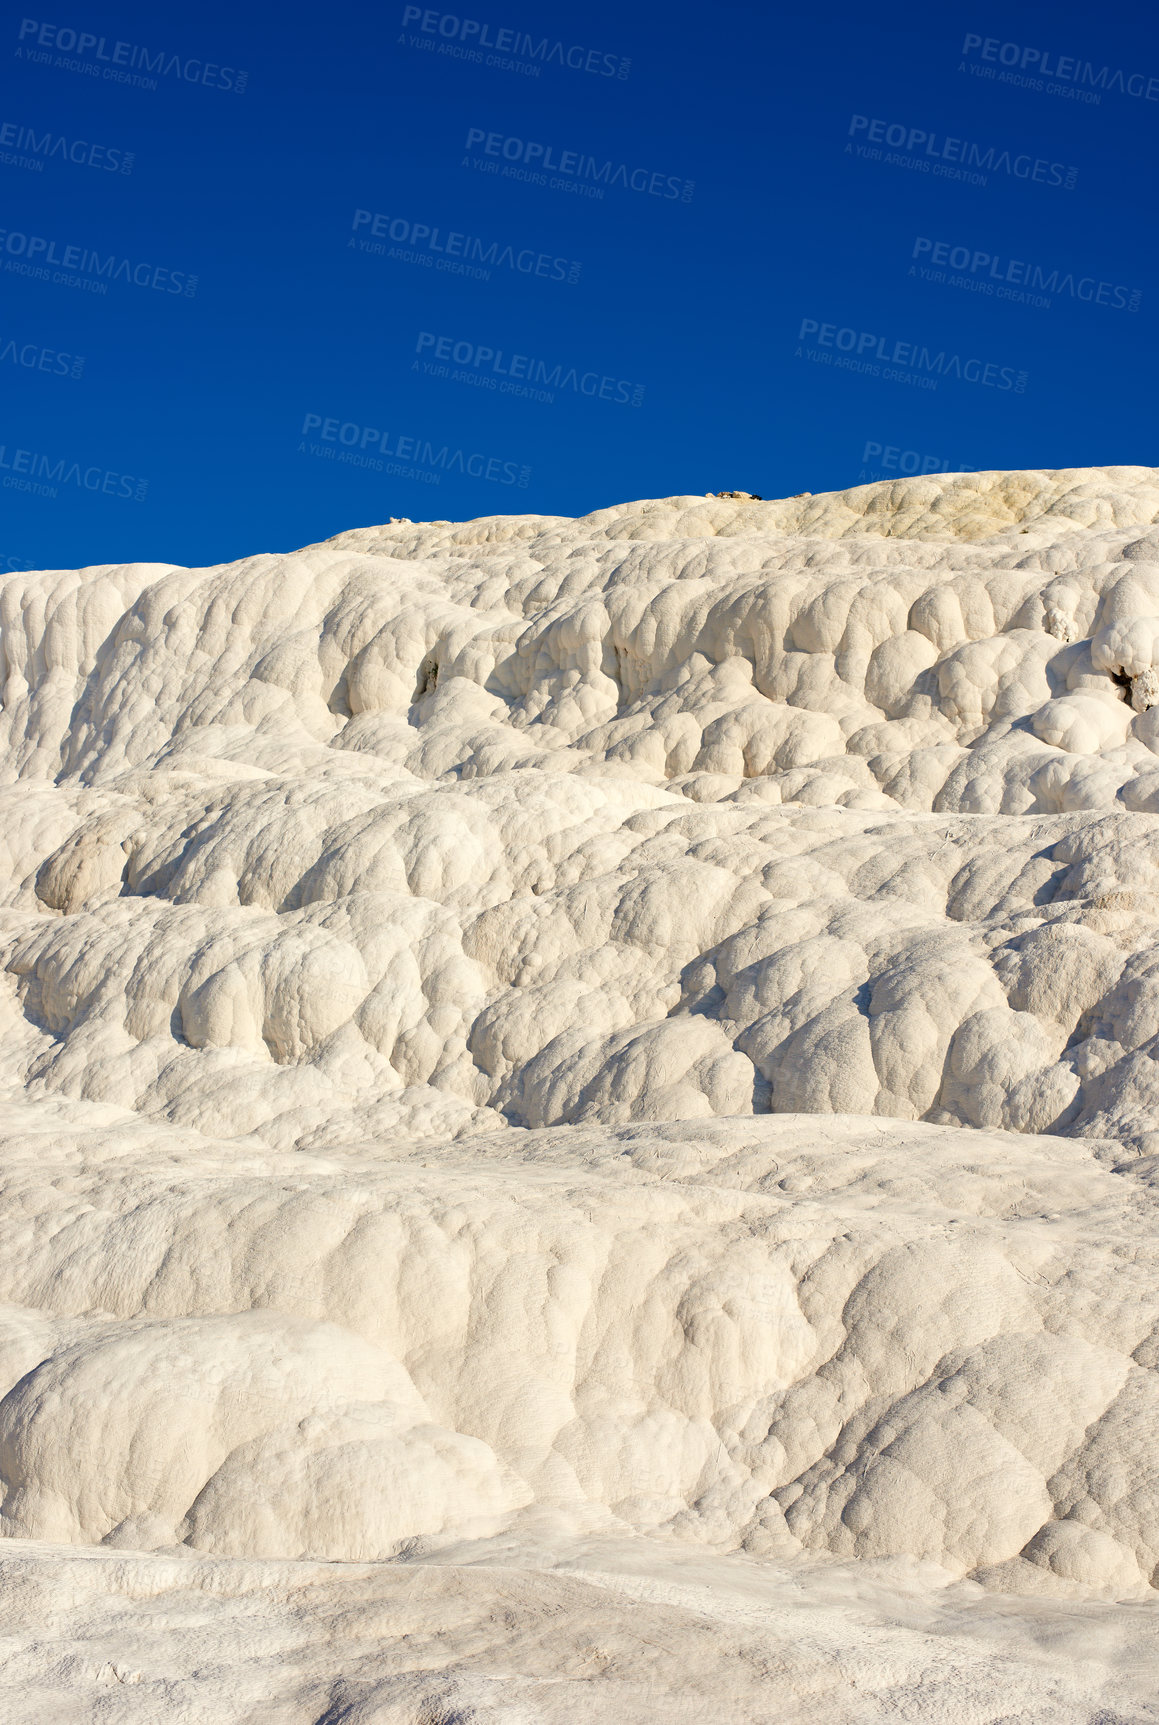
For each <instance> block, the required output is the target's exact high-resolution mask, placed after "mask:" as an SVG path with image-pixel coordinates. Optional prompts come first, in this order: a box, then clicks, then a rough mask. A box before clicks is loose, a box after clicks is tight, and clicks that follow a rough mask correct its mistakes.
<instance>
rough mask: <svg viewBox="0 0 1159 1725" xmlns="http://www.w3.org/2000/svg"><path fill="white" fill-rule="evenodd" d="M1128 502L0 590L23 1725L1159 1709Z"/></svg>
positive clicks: (617, 527) (776, 521)
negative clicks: (60, 1722) (34, 1723)
mask: <svg viewBox="0 0 1159 1725" xmlns="http://www.w3.org/2000/svg"><path fill="white" fill-rule="evenodd" d="M1157 523H1159V472H1157V471H1155V470H1152V469H1148V468H1139V467H1109V468H1093V469H1083V470H1073V471H1064V472H1020V473H1002V472H993V473H972V474H939V475H936V476H933V477H929V478H917V479H907V480H899V481H897V482H894V483H888V482H887V483H885V484H879V485H865V486H859V487H857V488H856V489H853V490H850V491H844V492H839V493H833V494H828V495H816V496H810V495H808V494H806V495H803V496H800V497H795V498H791V499H788V500H784V501H774V502H763V501H761V500H759V499H756V498H753V497H750V496H748V495H747V494H744V493H732V492H726V493H724V494H721V495H712V496H700V497H672V498H667V499H663V500H660V501H653V502H642V503H626V504H621V505H618V506H617V507H615V508H610V509H602V510H599V511H597V512H596V513H595V514H593V515H589V516H585V517H583V518H582V519H579V520H570V519H564V518H557V517H541V516H497V517H492V518H488V519H484V520H478V521H470V522H466V523H454V522H446V521H437V522H432V523H427V524H418V523H411V522H409V521H400V522H392V523H391V524H390V525H388V526H384V527H368V528H358V529H355V530H354V531H351V532H347V533H342V534H340V535H339V536H338V537H337V538H335V539H332V540H329V541H327V542H326V543H325V544H320V545H314V546H310V547H307V548H306V549H305V550H301V551H296V552H293V553H291V554H272V553H271V554H262V555H255V556H247V557H245V558H243V559H242V560H241V561H240V562H237V563H231V564H226V565H222V566H220V567H217V568H211V569H183V568H175V567H171V566H169V565H157V564H131V565H128V566H123V567H115V568H112V567H97V568H88V569H82V570H78V571H58V570H52V571H43V572H35V573H20V574H13V575H9V576H7V577H6V578H5V581H4V585H3V593H2V615H0V623H2V629H3V674H4V684H3V692H2V693H3V712H2V714H0V729H2V736H0V768H2V771H0V778H2V781H3V789H2V790H0V799H2V802H0V846H3V849H4V852H5V856H6V862H7V867H6V869H5V870H4V879H5V887H4V901H3V910H2V918H3V922H2V939H3V955H4V956H3V963H4V986H3V989H2V991H0V1013H2V1015H3V1034H2V1039H0V1094H2V1097H3V1108H2V1111H0V1126H2V1133H0V1145H2V1154H0V1170H2V1175H3V1197H2V1206H3V1207H2V1210H0V1245H2V1251H0V1300H2V1301H3V1302H4V1304H3V1306H2V1308H0V1396H2V1400H0V1476H2V1484H3V1505H2V1518H0V1530H2V1532H3V1534H4V1535H5V1536H7V1537H6V1539H5V1540H4V1542H3V1543H2V1544H0V1607H2V1611H0V1637H2V1640H0V1645H2V1649H3V1659H2V1661H0V1697H2V1699H0V1713H2V1716H3V1718H4V1720H5V1721H6V1722H7V1721H12V1722H13V1725H32V1722H33V1721H35V1722H36V1725H44V1722H45V1721H52V1722H53V1725H56V1722H57V1721H63V1722H65V1725H72V1722H76V1725H81V1722H83V1725H90V1722H91V1725H96V1722H97V1721H100V1722H102V1725H103V1722H109V1725H146V1722H149V1725H152V1722H154V1721H160V1720H168V1719H173V1720H176V1721H185V1722H189V1725H210V1722H212V1725H249V1722H251V1721H256V1722H260V1725H323V1722H325V1725H339V1722H342V1725H387V1722H390V1725H396V1722H397V1725H463V1722H468V1721H469V1722H477V1725H491V1722H495V1725H499V1722H504V1725H538V1722H540V1721H546V1722H549V1725H554V1722H558V1725H565V1722H567V1725H577V1722H578V1725H588V1722H589V1721H590V1722H593V1725H602V1722H604V1721H607V1722H608V1725H636V1722H640V1725H645V1722H648V1725H651V1722H654V1721H657V1722H658V1721H664V1722H668V1721H674V1722H676V1725H681V1722H683V1721H688V1722H689V1725H691V1722H697V1725H699V1722H702V1721H703V1722H707V1721H713V1722H715V1721H726V1720H727V1721H728V1722H729V1725H777V1722H784V1725H797V1722H799V1721H802V1720H808V1721H809V1722H810V1725H849V1722H853V1725H870V1722H878V1721H887V1720H890V1721H892V1720H903V1719H904V1720H907V1721H915V1720H916V1721H945V1722H947V1725H949V1722H952V1725H992V1722H995V1721H1018V1722H1019V1725H1027V1722H1029V1725H1092V1722H1093V1721H1096V1720H1098V1721H1102V1722H1104V1725H1110V1722H1112V1721H1113V1722H1115V1725H1141V1722H1143V1721H1155V1720H1159V1594H1157V1592H1156V1587H1155V1584H1156V1582H1157V1580H1159V1369H1157V1368H1159V819H1157V818H1156V816H1157V815H1159V525H1157Z"/></svg>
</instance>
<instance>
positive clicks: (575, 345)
mask: <svg viewBox="0 0 1159 1725" xmlns="http://www.w3.org/2000/svg"><path fill="white" fill-rule="evenodd" d="M455 4H459V0H455ZM29 6H30V7H31V8H32V10H24V9H22V8H21V7H20V6H19V5H18V6H16V7H6V8H5V10H4V13H3V23H2V25H0V43H3V47H2V49H0V65H2V67H3V73H4V94H3V102H2V111H0V125H2V126H3V130H2V131H0V185H2V186H3V193H4V196H3V214H2V216H0V228H2V229H3V234H2V235H0V291H2V295H3V298H2V302H0V303H2V306H3V311H2V315H0V404H2V405H0V446H2V451H3V453H2V454H0V479H2V483H0V513H2V519H3V527H2V529H0V568H4V567H6V568H12V567H22V566H24V565H35V566H41V565H51V566H72V565H74V564H82V563H98V562H106V561H113V560H127V559H142V560H153V559H157V560H172V561H175V562H182V563H191V564H205V563H212V562H216V561H222V560H226V559H231V558H234V557H238V556H241V555H244V554H246V553H248V552H253V551H262V550H280V549H288V548H291V547H294V546H297V545H300V544H304V543H308V542H309V541H311V540H315V539H321V538H324V537H326V536H327V535H329V534H332V533H335V532H338V531H340V530H341V529H343V528H346V527H352V526H356V525H358V524H362V523H367V522H376V521H383V520H386V519H387V518H389V517H390V516H392V515H394V516H409V517H412V518H414V519H420V518H421V519H426V518H445V519H451V520H460V519H466V518H469V517H471V516H475V515H482V514H493V513H508V512H520V511H546V512H552V513H561V514H568V515H571V514H579V513H583V512H585V511H587V510H590V509H594V508H598V507H601V506H603V505H606V504H610V503H614V502H618V501H622V500H624V499H626V498H634V497H641V496H664V495H668V494H671V493H675V492H704V491H709V490H712V491H715V490H720V489H732V488H737V489H744V490H752V491H755V492H758V493H760V494H762V495H765V496H781V495H785V494H788V493H792V492H797V491H803V490H809V491H822V490H829V489H832V488H835V487H841V486H845V485H850V484H856V483H858V482H859V481H861V480H863V479H874V478H878V477H889V476H892V475H893V474H895V473H898V472H902V471H907V470H913V469H914V468H915V467H918V468H921V467H927V468H929V467H934V466H937V467H945V468H953V469H959V468H963V467H975V468H977V467H1034V466H1046V467H1060V466H1070V465H1086V464H1095V463H1106V462H1112V463H1113V462H1126V463H1136V462H1138V463H1146V464H1152V463H1156V462H1159V449H1157V440H1156V416H1155V400H1156V340H1155V330H1156V321H1155V320H1156V307H1157V304H1159V289H1157V287H1156V282H1155V274H1156V270H1155V253H1156V238H1155V233H1156V223H1155V208H1156V199H1155V194H1154V177H1155V163H1156V160H1157V143H1159V28H1157V27H1156V23H1155V13H1154V11H1153V9H1152V8H1151V7H1143V6H1136V7H1133V8H1124V7H1121V6H1120V7H1113V8H1112V7H1105V8H1093V7H1091V6H1089V5H1083V6H1079V5H1077V4H1073V3H1070V4H1061V5H1051V6H1046V5H1021V6H1019V5H1010V4H1003V5H998V4H996V3H995V0H968V3H964V4H962V3H959V0H950V3H948V4H944V5H942V6H934V7H931V6H929V5H921V6H919V5H916V4H914V3H913V0H902V3H901V4H899V5H895V6H893V7H889V8H882V7H867V6H865V5H863V4H859V5H856V6H854V5H849V4H847V3H842V4H838V5H832V4H829V5H819V6H809V7H802V6H793V7H792V8H789V7H779V6H768V5H713V6H698V7H693V6H689V5H679V4H678V5H674V6H665V7H659V6H655V7H645V6H641V5H633V4H627V5H624V4H616V5H613V4H607V3H604V4H595V5H584V6H579V5H551V6H544V5H541V4H538V3H537V0H464V5H463V6H462V7H461V8H460V10H459V11H458V12H454V13H453V12H450V11H444V10H443V9H442V0H440V6H439V7H437V8H433V9H420V8H418V7H406V6H404V5H403V4H395V3H394V0H391V3H390V4H387V5H379V4H376V5H374V6H370V5H365V4H354V3H351V0H338V3H337V4H334V5H331V6H329V7H326V8H319V7H316V6H314V5H309V6H306V5H302V4H293V3H291V4H289V5H282V6H278V7H272V6H263V5H251V6H249V7H246V8H243V9H240V10H239V9H238V8H236V7H235V6H227V5H224V4H221V3H220V0H198V3H197V4H196V5H195V4H191V3H183V0H171V3H170V4H168V5H167V6H166V7H164V8H160V7H157V6H155V5H150V6H145V5H133V4H121V5H117V4H109V3H107V0H29ZM241 72H244V73H245V74H246V78H245V81H244V89H239V88H238V85H239V84H240V83H241V79H240V77H239V74H240V73H241ZM150 84H152V85H155V87H150ZM1091 98H1097V100H1094V99H1091ZM130 154H131V156H132V158H133V159H132V163H131V171H130V172H125V171H123V170H124V168H125V166H126V160H125V159H126V157H127V156H129V155H130ZM37 163H39V164H40V165H39V166H37V165H36V164H37ZM29 164H31V165H29ZM593 193H600V194H602V195H599V196H595V195H592V194H593ZM577 266H578V267H577ZM923 272H925V273H923ZM192 278H196V282H195V286H194V283H193V279H192ZM94 290H95V291H94ZM101 290H103V291H101ZM80 360H83V368H81V367H80V365H79V363H78V362H79V361H80ZM78 371H79V373H80V375H73V374H74V373H75V372H78ZM54 493H55V495H54Z"/></svg>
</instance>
